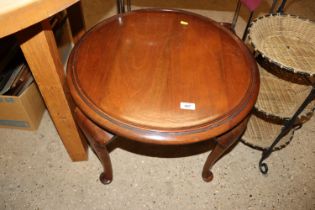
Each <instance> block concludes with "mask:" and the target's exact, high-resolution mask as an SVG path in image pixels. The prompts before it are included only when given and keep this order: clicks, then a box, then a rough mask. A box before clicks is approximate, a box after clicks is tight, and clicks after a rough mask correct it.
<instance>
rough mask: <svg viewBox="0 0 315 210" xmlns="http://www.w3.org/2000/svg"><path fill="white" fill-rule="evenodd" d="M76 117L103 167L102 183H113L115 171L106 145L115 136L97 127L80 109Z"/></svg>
mask: <svg viewBox="0 0 315 210" xmlns="http://www.w3.org/2000/svg"><path fill="white" fill-rule="evenodd" d="M75 116H76V118H77V122H78V125H79V126H80V128H81V129H82V131H83V133H84V135H85V136H86V138H87V140H88V141H89V143H90V146H91V147H92V149H93V150H94V152H95V153H96V155H97V157H98V158H99V160H100V161H101V164H102V166H103V172H102V173H101V175H100V181H101V182H102V183H103V184H109V183H111V182H112V180H113V170H112V163H111V160H110V156H109V153H108V150H107V148H106V145H107V144H108V143H109V142H111V141H112V140H113V139H114V138H115V136H113V135H112V134H110V133H108V132H106V131H104V130H103V129H101V128H99V127H98V126H97V125H95V124H94V123H93V122H92V121H91V120H89V119H88V118H87V117H86V116H85V115H84V114H83V113H82V112H81V111H80V110H79V109H78V108H76V109H75Z"/></svg>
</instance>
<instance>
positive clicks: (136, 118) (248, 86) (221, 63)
mask: <svg viewBox="0 0 315 210" xmlns="http://www.w3.org/2000/svg"><path fill="white" fill-rule="evenodd" d="M67 81H68V85H69V88H70V92H71V95H72V96H73V98H74V101H75V103H76V105H77V109H76V111H75V113H76V118H77V122H78V124H79V126H80V128H81V129H82V131H83V133H84V134H85V136H86V137H87V139H88V141H89V143H90V146H91V147H92V148H93V150H94V151H95V153H96V154H97V156H98V157H99V159H100V161H101V163H102V165H103V167H104V172H103V173H102V174H101V176H100V179H101V181H102V182H103V183H104V184H107V183H110V182H111V180H112V168H111V161H110V157H109V154H108V151H107V149H106V145H107V144H108V143H109V142H110V141H111V140H113V139H115V137H116V136H120V137H124V138H127V139H130V140H131V141H140V142H143V143H150V144H159V145H182V144H192V143H196V142H201V141H205V140H210V141H215V142H216V146H215V148H214V149H213V150H212V152H211V153H210V155H209V157H208V158H207V160H206V163H205V165H204V168H203V172H202V177H203V179H204V180H205V181H211V180H212V178H213V175H212V173H211V171H210V169H211V167H212V166H213V165H214V163H215V162H216V161H217V160H218V159H219V158H220V157H221V156H222V155H223V153H224V152H225V151H226V150H227V149H228V148H230V147H231V146H232V145H233V144H234V143H235V142H236V141H237V140H238V139H239V137H240V136H241V134H242V133H243V132H244V130H245V128H246V124H247V120H248V117H249V115H250V112H251V110H252V108H253V106H254V103H255V101H256V98H257V95H258V89H259V73H258V69H257V65H256V62H255V60H254V58H253V57H252V55H251V54H250V52H249V51H248V49H247V48H246V46H245V45H244V44H243V43H242V42H241V40H240V39H239V38H238V37H236V35H234V34H233V33H232V32H230V31H229V30H228V29H225V28H224V27H223V26H221V25H220V24H219V23H216V22H215V21H213V20H211V19H208V18H206V17H203V16H200V15H197V14H194V13H190V12H186V11H179V10H166V9H164V10H161V9H160V10H156V9H145V10H137V11H133V12H130V13H126V14H120V15H116V16H113V17H111V18H109V19H107V20H105V21H103V22H101V23H99V24H98V25H96V26H95V27H94V28H92V29H91V30H90V31H88V32H87V33H86V34H85V35H84V36H83V37H82V39H81V40H80V41H79V42H78V43H77V44H76V46H75V47H74V49H73V51H72V53H71V55H70V58H69V61H68V67H67Z"/></svg>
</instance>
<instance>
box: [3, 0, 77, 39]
mask: <svg viewBox="0 0 315 210" xmlns="http://www.w3.org/2000/svg"><path fill="white" fill-rule="evenodd" d="M76 2H79V0H58V1H52V0H1V1H0V26H1V27H0V38H2V37H5V36H7V35H10V34H13V33H16V32H18V31H20V30H22V29H25V28H27V27H29V26H31V25H34V24H36V23H39V22H40V21H42V20H45V19H46V18H48V17H51V16H52V15H54V14H56V13H58V12H60V11H62V10H64V9H66V8H67V7H69V6H71V5H72V4H74V3H76Z"/></svg>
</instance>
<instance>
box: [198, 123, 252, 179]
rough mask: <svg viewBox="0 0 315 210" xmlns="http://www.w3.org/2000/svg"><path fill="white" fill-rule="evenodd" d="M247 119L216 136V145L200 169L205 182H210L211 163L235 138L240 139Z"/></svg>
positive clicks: (226, 149) (218, 157)
mask: <svg viewBox="0 0 315 210" xmlns="http://www.w3.org/2000/svg"><path fill="white" fill-rule="evenodd" d="M247 121H248V119H245V120H244V121H243V122H242V123H241V124H239V125H238V126H236V127H235V128H233V129H232V130H231V131H229V132H228V133H226V134H223V135H222V136H219V137H217V139H216V142H217V144H216V146H215V147H214V149H213V150H212V151H211V153H210V154H209V156H208V158H207V160H206V162H205V164H204V166H203V170H202V178H203V180H204V181H205V182H210V181H212V179H213V173H212V172H211V168H212V167H213V165H214V164H215V163H216V162H217V161H218V160H219V159H220V158H221V157H222V156H223V155H224V154H225V152H226V151H228V149H230V148H231V147H232V146H233V145H234V144H235V143H236V142H237V140H239V139H240V137H241V135H242V134H243V133H244V131H245V129H246V125H247Z"/></svg>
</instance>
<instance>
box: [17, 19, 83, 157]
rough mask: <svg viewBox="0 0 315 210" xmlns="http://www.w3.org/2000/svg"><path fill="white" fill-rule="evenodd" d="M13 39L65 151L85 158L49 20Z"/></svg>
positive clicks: (81, 137)
mask: <svg viewBox="0 0 315 210" xmlns="http://www.w3.org/2000/svg"><path fill="white" fill-rule="evenodd" d="M17 38H18V40H19V43H20V46H21V49H22V51H23V53H24V56H25V58H26V61H27V63H28V65H29V67H30V69H31V71H32V73H33V76H34V78H35V81H36V83H37V85H38V87H39V89H40V92H41V94H42V96H43V98H44V101H45V103H46V106H47V108H48V111H49V113H50V116H51V118H52V120H53V122H54V124H55V126H56V128H57V131H58V133H59V135H60V138H61V140H62V141H63V144H64V146H65V148H66V150H67V152H68V154H69V155H70V157H71V159H72V160H73V161H81V160H86V159H87V151H86V148H87V146H86V143H85V140H84V137H83V135H82V134H81V133H80V132H79V130H78V129H77V126H76V124H75V121H74V118H73V114H72V110H71V107H72V106H73V104H72V100H71V97H70V94H69V90H68V88H67V86H66V81H65V74H64V69H63V66H62V64H61V61H60V57H59V53H58V50H57V46H56V42H55V39H54V34H53V32H52V30H51V27H50V24H49V21H48V20H44V21H43V22H42V23H39V24H36V25H34V26H32V27H30V28H28V29H26V30H23V31H21V32H19V33H18V34H17Z"/></svg>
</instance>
